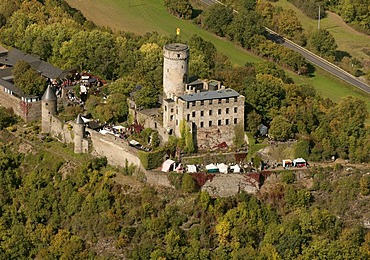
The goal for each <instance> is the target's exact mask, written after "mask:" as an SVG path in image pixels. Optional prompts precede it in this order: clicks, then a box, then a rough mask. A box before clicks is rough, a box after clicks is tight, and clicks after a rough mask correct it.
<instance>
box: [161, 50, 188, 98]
mask: <svg viewBox="0 0 370 260" xmlns="http://www.w3.org/2000/svg"><path fill="white" fill-rule="evenodd" d="M163 57H164V59H163V96H164V98H171V99H174V96H180V95H183V94H184V92H185V84H187V83H188V64H189V47H188V46H187V45H185V44H181V43H171V44H167V45H165V46H164V47H163Z"/></svg>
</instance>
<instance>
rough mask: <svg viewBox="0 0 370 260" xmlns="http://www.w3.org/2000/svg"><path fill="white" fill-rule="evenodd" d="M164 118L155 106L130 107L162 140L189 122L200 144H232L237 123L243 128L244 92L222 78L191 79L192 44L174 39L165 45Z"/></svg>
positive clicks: (179, 134)
mask: <svg viewBox="0 0 370 260" xmlns="http://www.w3.org/2000/svg"><path fill="white" fill-rule="evenodd" d="M163 57H164V62H163V99H162V106H161V110H162V113H163V114H162V122H161V120H158V119H159V118H161V117H160V116H158V115H156V113H155V111H154V110H153V109H151V110H141V111H138V110H137V109H136V107H135V106H134V105H133V104H130V108H131V109H132V110H135V111H134V112H133V113H134V114H135V116H136V119H137V120H138V122H139V123H142V124H144V126H145V127H151V128H155V129H157V130H158V132H159V134H160V135H161V137H162V139H163V140H167V139H168V136H169V135H174V136H177V137H180V136H181V133H180V123H181V121H184V122H186V123H187V124H188V126H189V129H190V132H191V133H192V135H193V140H194V141H195V143H196V145H197V146H198V148H211V147H214V146H217V145H219V144H222V143H226V144H227V145H229V146H230V145H232V144H233V139H234V137H235V127H236V126H237V125H240V126H241V127H242V128H243V129H244V100H245V98H244V96H243V95H240V94H239V93H238V92H236V91H235V90H233V89H230V88H226V87H225V86H223V85H222V84H221V83H220V82H219V81H215V80H210V81H207V80H199V79H198V80H196V81H193V82H188V78H189V73H188V68H189V47H188V46H187V45H185V44H180V43H171V44H168V45H165V46H164V48H163Z"/></svg>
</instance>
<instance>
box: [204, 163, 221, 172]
mask: <svg viewBox="0 0 370 260" xmlns="http://www.w3.org/2000/svg"><path fill="white" fill-rule="evenodd" d="M206 169H207V172H211V173H214V172H219V170H218V167H217V166H216V165H214V164H213V163H211V164H208V165H206Z"/></svg>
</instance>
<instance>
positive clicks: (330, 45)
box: [308, 29, 337, 58]
mask: <svg viewBox="0 0 370 260" xmlns="http://www.w3.org/2000/svg"><path fill="white" fill-rule="evenodd" d="M308 47H309V48H310V49H311V50H313V51H314V52H317V53H319V54H321V55H323V56H325V57H331V58H334V57H335V51H336V50H337V44H336V43H335V39H334V37H333V36H332V35H331V34H330V32H329V31H327V30H324V29H320V30H317V31H314V32H312V33H311V35H310V37H309V38H308Z"/></svg>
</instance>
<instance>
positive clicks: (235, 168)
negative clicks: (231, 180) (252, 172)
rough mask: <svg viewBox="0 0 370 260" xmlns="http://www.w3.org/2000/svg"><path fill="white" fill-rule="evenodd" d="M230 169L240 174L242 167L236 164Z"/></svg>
mask: <svg viewBox="0 0 370 260" xmlns="http://www.w3.org/2000/svg"><path fill="white" fill-rule="evenodd" d="M230 169H232V170H234V172H240V169H241V168H240V166H239V165H237V164H235V165H231V166H230Z"/></svg>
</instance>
